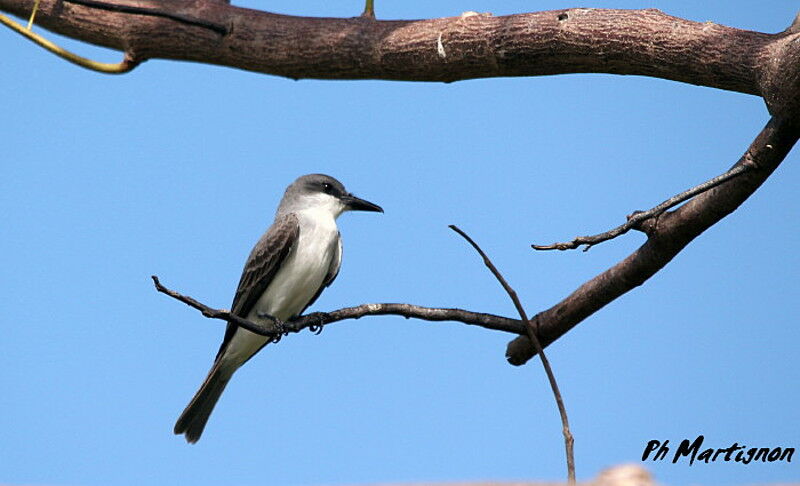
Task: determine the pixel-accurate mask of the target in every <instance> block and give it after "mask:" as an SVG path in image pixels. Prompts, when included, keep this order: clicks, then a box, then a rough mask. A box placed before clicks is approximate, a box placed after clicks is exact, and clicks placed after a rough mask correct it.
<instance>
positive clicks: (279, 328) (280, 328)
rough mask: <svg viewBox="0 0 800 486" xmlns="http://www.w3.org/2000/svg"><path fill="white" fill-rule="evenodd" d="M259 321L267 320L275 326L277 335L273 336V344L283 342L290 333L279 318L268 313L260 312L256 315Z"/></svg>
mask: <svg viewBox="0 0 800 486" xmlns="http://www.w3.org/2000/svg"><path fill="white" fill-rule="evenodd" d="M256 316H258V318H259V319H267V320H269V321H271V322H272V325H273V326H275V334H274V335H273V336H272V342H273V343H277V342H278V341H280V340H281V338H282V337H283V336H288V335H289V331H288V330H287V329H286V325H285V324H284V323H283V321H281V320H280V319H278V318H277V317H275V316H273V315H272V314H267V313H266V312H259V313H258V314H256Z"/></svg>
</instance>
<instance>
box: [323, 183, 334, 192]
mask: <svg viewBox="0 0 800 486" xmlns="http://www.w3.org/2000/svg"><path fill="white" fill-rule="evenodd" d="M322 191H323V192H324V193H325V194H333V186H332V185H330V184H328V183H327V182H323V183H322Z"/></svg>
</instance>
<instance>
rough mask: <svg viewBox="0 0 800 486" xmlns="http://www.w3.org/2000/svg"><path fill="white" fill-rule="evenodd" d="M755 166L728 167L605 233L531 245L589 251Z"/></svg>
mask: <svg viewBox="0 0 800 486" xmlns="http://www.w3.org/2000/svg"><path fill="white" fill-rule="evenodd" d="M753 168H755V167H754V165H753V164H752V163H747V162H745V163H744V164H741V165H735V166H733V167H731V168H730V169H728V171H727V172H725V173H724V174H720V175H718V176H717V177H714V178H712V179H709V180H707V181H706V182H704V183H702V184H698V185H696V186H694V187H692V188H691V189H687V190H686V191H683V192H682V193H680V194H677V195H675V196H672V197H671V198H669V199H667V200H666V201H664V202H662V203H661V204H659V205H658V206H656V207H654V208H651V209H648V210H647V211H635V212H634V213H633V214H631V215H629V216H628V220H627V221H626V222H625V224H622V225H619V226H617V227H616V228H614V229H612V230H610V231H606V232H605V233H600V234H597V235H594V236H578V237H577V238H575V239H574V240H572V241H567V242H564V243H553V244H552V245H531V247H532V248H533V249H534V250H574V249H575V248H578V247H580V246H581V245H586V247H585V248H584V249H583V251H589V248H591V247H593V246H594V245H597V244H598V243H602V242H604V241H608V240H611V239H614V238H616V237H618V236H622V235H624V234H625V233H627V232H628V231H630V230H632V229H634V228H640V229H642V224H643V223H644V222H645V221H646V220H648V219H650V218H657V217H658V216H660V215H661V214H662V213H664V211H666V210H667V209H670V208H674V207H675V206H677V205H678V204H680V203H682V202H684V201H688V200H689V199H691V198H693V197H695V196H696V195H698V194H701V193H703V192H706V191H708V190H709V189H712V188H714V187H717V186H718V185H720V184H722V183H723V182H725V181H727V180H729V179H733V178H734V177H736V176H738V175H740V174H743V173H745V172H747V171H748V170H751V169H753ZM645 232H646V231H645Z"/></svg>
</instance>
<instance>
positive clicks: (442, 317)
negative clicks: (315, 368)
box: [151, 275, 526, 338]
mask: <svg viewBox="0 0 800 486" xmlns="http://www.w3.org/2000/svg"><path fill="white" fill-rule="evenodd" d="M151 278H152V279H153V283H154V284H155V287H156V290H158V291H159V292H161V293H163V294H166V295H168V296H170V297H172V298H173V299H177V300H179V301H181V302H183V303H184V304H187V305H189V306H191V307H194V308H195V309H197V310H199V311H200V312H201V313H202V314H203V315H204V316H205V317H209V318H213V319H222V320H224V321H228V322H232V323H234V324H236V325H238V326H241V327H243V328H245V329H247V330H248V331H252V332H254V333H256V334H260V335H262V336H269V337H273V338H274V337H278V336H279V335H280V332H278V329H277V327H275V326H271V325H269V326H264V325H261V324H257V323H255V322H251V321H248V320H247V319H242V318H241V317H239V316H236V315H234V314H231V313H230V312H229V311H227V310H220V309H213V308H211V307H208V306H207V305H205V304H203V303H201V302H198V301H197V300H195V299H193V298H191V297H189V296H185V295H183V294H180V293H178V292H176V291H174V290H170V289H168V288H167V287H165V286H164V285H162V284H161V282H160V281H159V279H158V277H157V276H155V275H153V276H152V277H151ZM382 315H397V316H402V317H405V318H406V319H410V318H415V319H422V320H425V321H458V322H463V323H464V324H469V325H474V326H480V327H483V328H486V329H492V330H495V331H504V332H510V333H513V334H525V333H526V330H525V325H524V324H523V323H522V321H519V320H516V319H509V318H507V317H501V316H496V315H493V314H484V313H480V312H471V311H467V310H463V309H440V308H432V307H422V306H418V305H412V304H362V305H359V306H356V307H345V308H343V309H338V310H335V311H331V312H312V313H311V314H306V315H304V316H300V317H298V318H297V319H294V320H292V321H289V322H278V323H277V324H279V325H281V326H282V327H283V328H284V330H285V331H286V332H300V331H302V330H303V329H306V328H310V327H316V326H323V325H325V324H330V323H332V322H338V321H343V320H346V319H359V318H361V317H364V316H382Z"/></svg>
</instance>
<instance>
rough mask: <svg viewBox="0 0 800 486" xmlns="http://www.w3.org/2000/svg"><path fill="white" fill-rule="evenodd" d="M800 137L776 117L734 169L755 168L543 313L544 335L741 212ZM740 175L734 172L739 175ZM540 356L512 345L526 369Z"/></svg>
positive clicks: (568, 325) (552, 336)
mask: <svg viewBox="0 0 800 486" xmlns="http://www.w3.org/2000/svg"><path fill="white" fill-rule="evenodd" d="M798 136H800V117H797V116H787V117H773V118H772V119H770V121H769V123H767V125H766V126H765V127H764V128H763V129H762V130H761V132H760V133H759V134H758V136H757V137H756V138H755V140H754V141H753V142H752V144H750V147H749V148H748V149H747V151H746V152H745V153H744V155H742V157H741V158H740V159H739V161H738V162H737V163H736V164H735V165H734V169H736V168H737V167H742V166H750V167H751V168H750V169H748V170H746V171H743V172H742V173H741V174H739V175H737V176H736V177H732V178H728V179H727V180H726V181H724V182H723V183H721V184H719V185H717V186H716V187H714V188H712V189H710V190H707V191H705V192H702V193H701V194H699V195H697V196H695V197H694V198H693V199H691V200H689V201H688V202H686V204H684V205H683V206H681V207H679V208H677V209H675V210H673V211H669V212H666V213H663V214H661V216H659V217H658V219H657V224H653V225H651V227H650V228H648V230H647V235H648V238H647V241H646V242H645V243H644V245H642V246H641V247H640V248H639V249H637V250H636V251H634V252H633V253H632V254H631V255H629V256H628V257H627V258H625V259H624V260H622V261H621V262H619V263H617V264H616V265H614V266H613V267H611V268H609V269H608V270H606V271H605V272H603V273H601V274H599V275H597V276H596V277H594V278H593V279H591V280H589V281H588V282H586V283H584V284H583V285H581V286H580V287H579V288H578V289H577V290H575V291H574V292H573V293H572V294H570V295H569V296H568V297H567V298H565V299H564V300H562V301H561V302H559V303H558V304H556V305H554V306H553V307H551V308H549V309H547V310H545V311H542V312H540V313H539V314H537V315H536V316H534V318H533V320H534V321H536V322H538V323H539V327H538V336H539V338H540V339H542V340H543V341H545V342H547V341H549V342H552V341H555V340H556V339H558V338H559V337H561V336H563V335H564V334H565V333H566V332H567V331H569V330H570V329H572V328H573V327H575V326H576V325H577V324H578V323H580V322H581V321H583V320H584V319H586V318H587V317H588V316H590V315H592V314H593V313H595V312H597V311H598V310H600V309H601V308H602V307H604V306H605V305H606V304H608V303H609V302H611V301H613V300H614V299H616V298H617V297H619V296H621V295H622V294H624V293H626V292H628V291H629V290H631V289H633V288H635V287H637V286H639V285H641V284H643V283H644V282H645V281H646V280H647V279H649V278H650V277H651V276H653V274H655V273H656V272H657V271H659V270H660V269H661V268H663V267H664V266H665V265H666V264H667V263H669V262H670V260H672V259H673V258H674V257H675V255H677V254H678V253H679V252H680V251H681V250H682V249H683V248H684V247H685V246H686V245H688V244H689V243H690V242H691V241H692V240H693V239H694V238H696V237H697V236H699V235H700V234H701V233H702V232H703V231H705V230H706V229H708V228H710V227H711V226H712V225H714V224H716V223H717V222H718V221H720V220H721V219H722V218H724V217H725V216H727V215H728V214H730V213H731V212H733V211H734V210H735V209H736V208H738V207H739V205H741V204H742V203H743V202H744V201H745V200H746V199H747V198H748V197H750V195H751V194H753V193H754V192H755V191H756V189H758V187H759V186H760V185H761V184H762V183H763V182H764V181H765V180H766V179H767V177H769V175H770V174H772V172H773V171H774V170H775V169H776V168H777V167H778V165H780V163H781V162H782V161H783V159H784V158H785V157H786V155H787V154H788V153H789V151H790V150H791V149H792V147H793V146H794V144H795V143H796V142H797V139H798ZM735 173H736V172H735V171H734V174H735ZM535 354H536V349H535V347H534V345H533V343H532V342H531V340H530V339H529V338H528V337H527V336H520V337H518V338H516V339H515V340H513V341H512V342H511V343H509V345H508V349H507V350H506V357H507V358H508V361H509V362H510V363H511V364H514V365H520V364H523V363H525V362H526V361H528V360H529V359H530V358H531V357H533V356H534V355H535Z"/></svg>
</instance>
